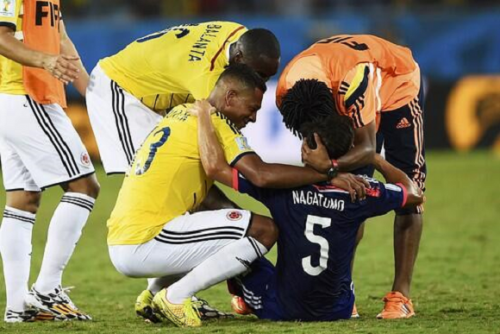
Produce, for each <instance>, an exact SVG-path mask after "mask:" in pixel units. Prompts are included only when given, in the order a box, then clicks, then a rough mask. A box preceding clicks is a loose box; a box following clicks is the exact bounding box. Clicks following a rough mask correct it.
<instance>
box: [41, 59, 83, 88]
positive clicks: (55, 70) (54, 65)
mask: <svg viewBox="0 0 500 334" xmlns="http://www.w3.org/2000/svg"><path fill="white" fill-rule="evenodd" d="M79 60H80V57H77V56H68V55H63V54H60V55H46V57H45V58H44V59H43V61H42V66H43V68H44V69H45V70H46V71H47V72H49V73H50V74H51V75H52V76H53V77H55V78H56V79H58V80H60V81H62V82H63V83H65V84H68V83H70V82H73V81H74V80H76V79H77V78H78V73H79V72H80V70H79V69H78V67H77V62H78V61H79Z"/></svg>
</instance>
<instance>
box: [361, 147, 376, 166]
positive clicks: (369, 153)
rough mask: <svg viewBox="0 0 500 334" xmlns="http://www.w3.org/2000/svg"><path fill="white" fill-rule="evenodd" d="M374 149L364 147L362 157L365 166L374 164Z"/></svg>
mask: <svg viewBox="0 0 500 334" xmlns="http://www.w3.org/2000/svg"><path fill="white" fill-rule="evenodd" d="M376 154H377V153H376V147H371V146H368V147H365V149H364V152H363V155H364V157H365V159H364V160H365V164H366V165H371V164H373V163H375V156H376Z"/></svg>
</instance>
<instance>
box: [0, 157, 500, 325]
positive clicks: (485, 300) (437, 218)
mask: <svg viewBox="0 0 500 334" xmlns="http://www.w3.org/2000/svg"><path fill="white" fill-rule="evenodd" d="M428 166H429V178H428V182H427V189H428V191H427V204H426V212H425V226H424V234H423V237H422V243H421V251H420V255H419V259H418V261H417V267H416V271H415V275H414V283H413V290H412V298H413V301H414V304H415V307H416V312H417V317H415V318H413V319H410V320H402V321H381V320H376V319H375V316H376V314H377V313H378V312H379V311H380V310H381V307H382V302H381V298H382V297H383V295H384V294H385V293H386V292H387V291H388V290H389V289H390V287H391V284H392V277H393V257H392V220H393V217H392V216H393V215H392V214H389V215H387V216H385V217H381V218H378V219H374V220H372V221H370V222H369V223H368V224H367V225H368V226H367V229H366V232H365V238H364V240H363V242H362V243H361V245H360V247H359V249H358V252H357V257H356V265H355V273H354V280H355V283H356V293H357V301H356V303H357V306H358V310H359V312H360V314H361V318H360V319H358V320H351V321H339V322H335V323H272V322H267V321H259V320H257V319H256V318H254V317H237V318H236V319H234V320H230V321H220V322H209V323H206V324H204V326H203V327H202V328H200V329H192V330H191V329H189V330H186V329H177V328H174V327H173V326H172V325H167V324H157V325H152V324H147V323H144V322H142V321H141V320H140V319H138V318H137V317H136V316H135V314H134V311H133V304H134V301H135V298H136V295H137V294H138V293H139V292H140V291H142V289H144V287H145V281H144V280H139V279H130V278H126V277H123V276H121V275H120V274H118V273H117V272H116V271H115V270H114V268H113V266H112V265H111V263H110V261H109V259H108V253H107V246H106V219H107V218H108V216H109V213H110V211H111V209H112V208H113V205H114V202H115V198H116V195H117V193H118V189H119V187H120V184H121V178H120V177H111V178H106V177H105V176H104V175H103V173H102V171H101V169H99V175H98V176H99V180H100V183H101V186H102V190H101V195H100V198H99V199H98V201H97V203H96V205H95V209H94V212H93V213H92V215H91V217H90V220H89V222H88V224H87V226H86V228H85V230H84V234H83V237H82V239H81V241H80V243H79V244H78V247H77V249H76V252H75V254H74V256H73V258H72V260H71V261H70V263H69V265H68V267H67V269H66V272H65V276H64V284H65V285H66V286H76V288H75V289H74V290H73V291H72V293H71V297H72V299H73V301H75V303H76V304H77V305H78V306H79V307H80V308H82V309H83V310H86V311H87V312H89V313H90V314H91V315H92V316H93V317H94V321H92V322H89V323H81V322H63V323H32V324H4V323H3V322H2V323H0V332H1V333H4V332H5V333H55V332H57V333H69V332H75V333H131V332H133V333H135V334H139V333H161V332H169V333H173V332H175V333H177V332H180V331H186V332H197V333H220V332H224V333H262V332H267V333H269V334H270V333H305V332H310V333H348V332H356V333H426V334H428V333H475V334H476V333H477V334H479V333H497V334H498V333H500V301H499V298H500V284H499V283H500V195H499V191H498V190H499V189H498V188H499V187H500V159H499V158H498V157H495V156H493V155H492V154H490V153H487V152H477V153H473V154H468V155H459V154H455V153H449V152H431V153H430V154H428ZM61 194H62V191H61V190H60V189H50V190H48V191H47V192H46V193H44V197H43V200H42V206H41V209H40V211H39V213H38V216H37V222H36V225H35V229H34V233H33V261H32V270H31V280H30V283H32V282H34V280H35V279H36V276H37V274H38V270H39V268H40V264H41V260H42V254H43V246H44V242H45V238H46V233H47V224H48V221H49V219H50V216H51V214H52V212H53V211H54V209H55V207H56V205H57V203H58V201H59V199H60V196H61ZM4 202H5V197H4V194H3V193H2V194H1V195H0V204H1V205H2V206H3V205H4ZM244 202H245V203H246V202H247V200H246V199H244ZM274 257H275V253H274V252H272V253H271V258H274ZM200 295H201V296H202V297H204V298H206V299H208V300H209V301H210V302H211V303H212V304H214V305H215V306H217V307H219V308H220V309H223V310H226V311H229V309H230V308H229V298H228V294H227V293H226V291H225V285H224V284H221V285H219V286H216V287H214V288H211V289H209V290H207V291H205V292H202V293H201V294H200ZM4 308H5V288H4V282H3V275H0V310H1V312H2V316H3V310H4Z"/></svg>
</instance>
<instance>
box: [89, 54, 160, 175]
mask: <svg viewBox="0 0 500 334" xmlns="http://www.w3.org/2000/svg"><path fill="white" fill-rule="evenodd" d="M86 100H87V109H88V113H89V118H90V124H91V125H92V129H93V130H94V135H95V138H96V141H97V146H98V147H99V153H100V155H101V161H102V164H103V166H104V170H105V171H106V173H107V174H117V173H125V172H126V171H127V170H128V167H129V166H130V163H131V162H132V160H133V158H134V155H135V152H136V151H137V150H138V149H139V147H140V146H141V144H142V142H143V141H144V139H146V137H147V135H148V134H149V133H150V132H151V130H153V128H154V127H155V126H156V124H157V123H158V122H159V121H160V120H161V119H162V116H161V115H159V114H157V113H155V112H153V111H152V110H151V109H149V108H148V107H146V106H145V105H143V104H142V103H141V101H139V100H138V99H137V98H136V97H134V96H133V95H131V94H129V93H127V92H126V91H124V90H123V89H122V88H121V87H120V86H118V84H117V83H116V82H114V81H113V80H111V79H110V78H109V77H108V76H107V75H106V74H105V73H104V71H103V70H102V69H101V67H100V66H99V64H98V65H97V66H96V67H95V68H94V70H93V71H92V73H91V75H90V83H89V86H88V88H87V93H86Z"/></svg>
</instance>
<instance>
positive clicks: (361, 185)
mask: <svg viewBox="0 0 500 334" xmlns="http://www.w3.org/2000/svg"><path fill="white" fill-rule="evenodd" d="M213 110H214V109H213V108H212V107H211V106H210V104H209V103H208V102H206V101H203V102H200V101H198V102H196V104H195V106H194V107H193V109H192V110H190V112H191V113H192V114H195V115H198V141H199V149H200V157H201V162H202V165H203V168H204V169H205V172H206V173H207V176H208V177H210V178H212V179H214V180H216V181H218V182H221V183H223V184H225V185H227V186H232V181H233V179H232V178H233V174H232V168H231V167H230V166H229V165H228V163H227V162H226V159H225V156H224V152H223V150H222V147H221V145H220V143H219V141H218V139H217V136H216V133H215V129H214V127H213V125H212V120H211V117H210V115H211V112H212V111H213ZM248 158H250V159H248ZM327 159H328V158H327ZM244 160H246V162H245V161H244ZM240 163H242V164H240ZM236 168H237V169H238V170H239V171H240V172H241V173H242V174H243V175H244V176H245V177H246V178H247V179H248V180H249V181H250V182H252V183H253V184H255V185H257V186H259V187H263V188H266V187H267V188H292V187H297V186H302V185H305V184H312V183H317V182H321V181H326V180H327V177H326V175H323V174H319V173H318V172H316V171H315V170H314V169H312V168H308V167H295V166H288V165H281V164H267V163H265V162H263V161H262V160H261V159H260V157H259V156H258V155H256V154H250V155H246V156H244V157H243V158H241V159H240V161H238V163H237V164H236ZM263 172H265V173H266V174H265V175H264V176H261V175H260V174H261V173H263ZM303 175H304V176H303ZM254 182H255V183H254ZM257 182H261V183H260V185H259V184H257ZM365 183H366V181H364V180H362V179H358V178H356V177H355V176H354V175H351V174H347V173H343V174H340V175H338V176H337V177H336V178H335V179H334V180H332V184H334V185H336V186H337V187H340V188H342V189H345V190H347V191H349V192H350V193H351V197H352V199H353V200H354V199H355V198H356V197H358V198H363V197H364V194H365Z"/></svg>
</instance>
